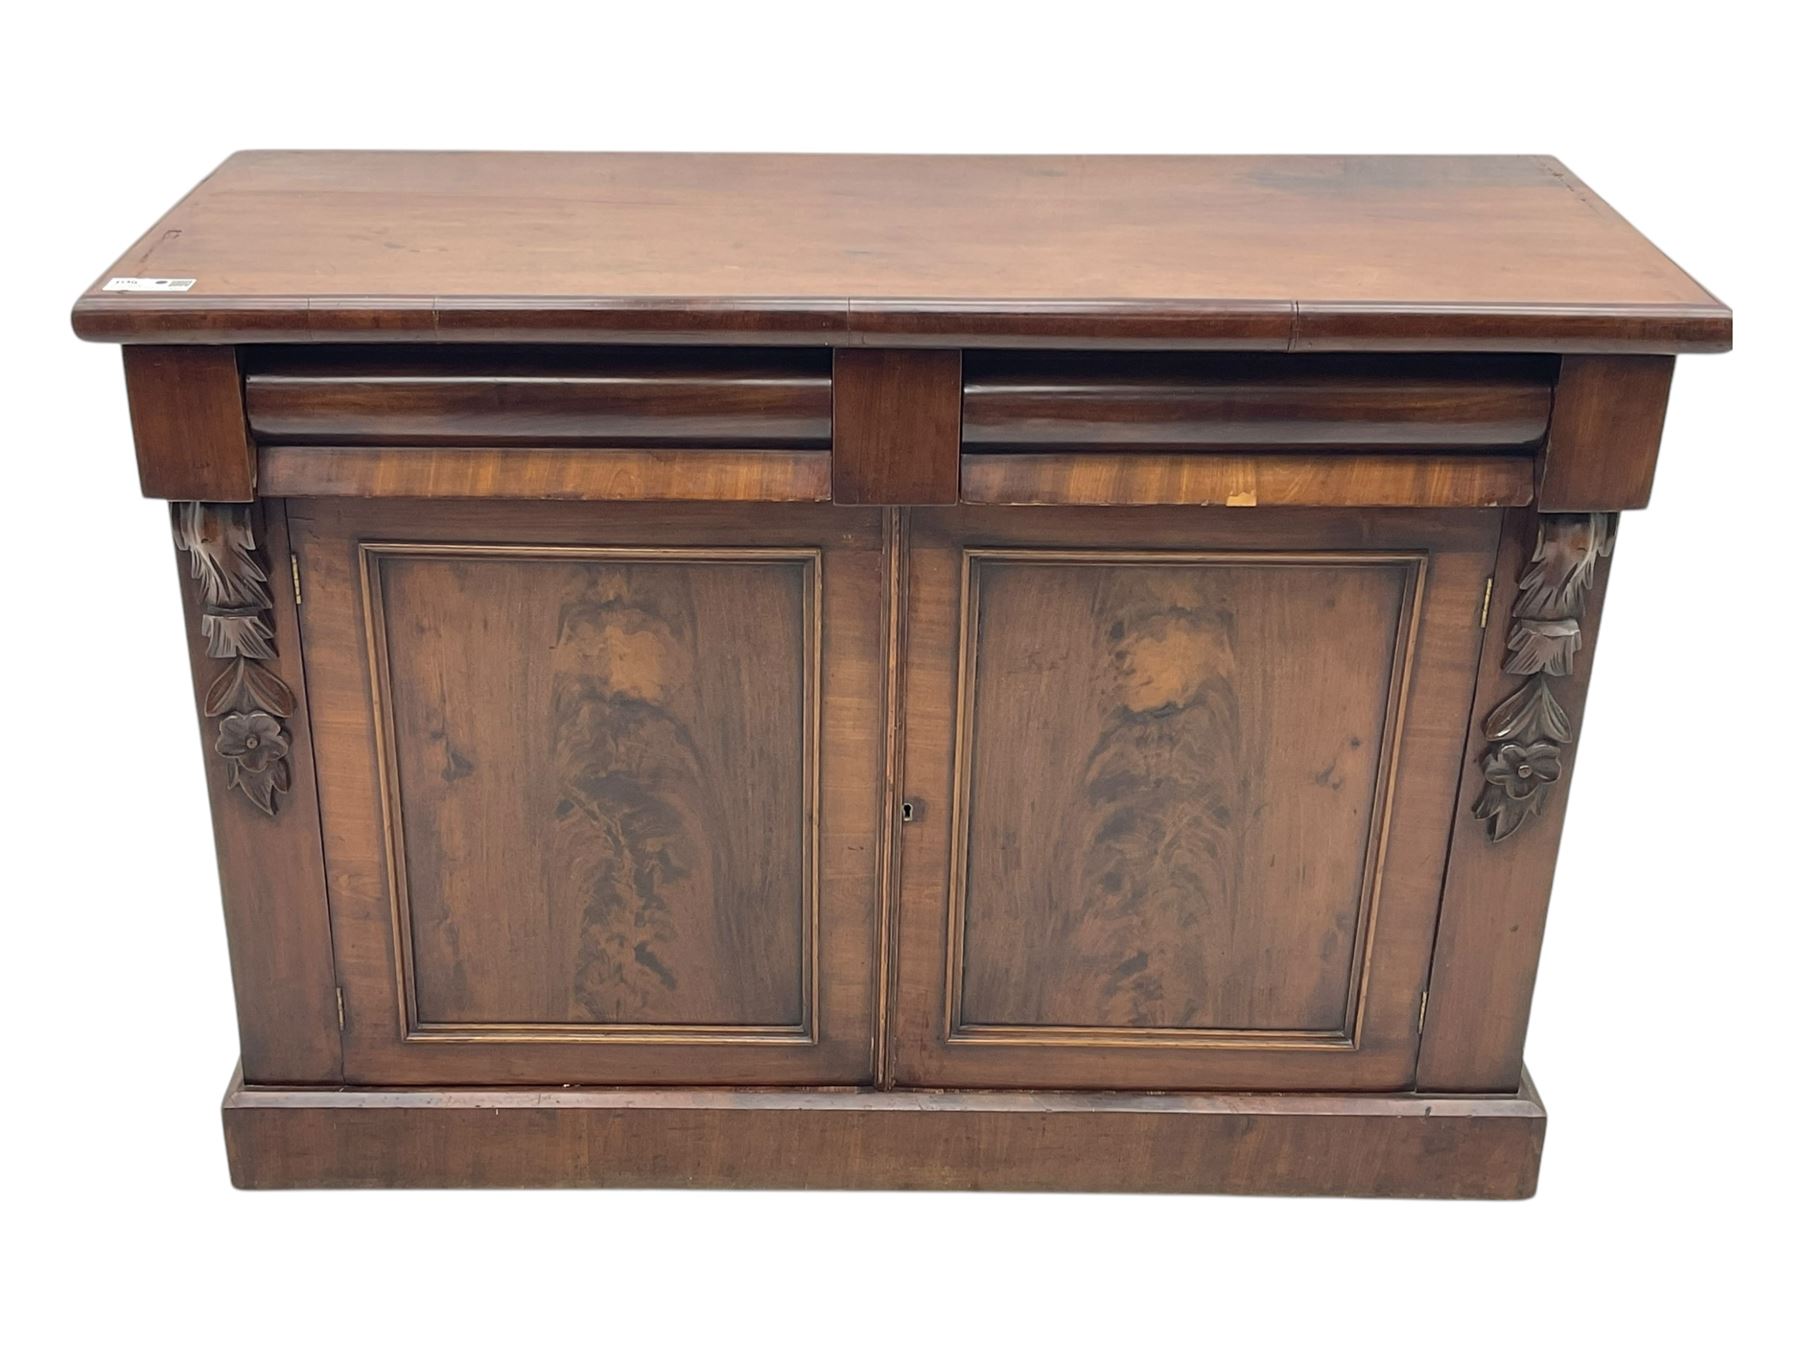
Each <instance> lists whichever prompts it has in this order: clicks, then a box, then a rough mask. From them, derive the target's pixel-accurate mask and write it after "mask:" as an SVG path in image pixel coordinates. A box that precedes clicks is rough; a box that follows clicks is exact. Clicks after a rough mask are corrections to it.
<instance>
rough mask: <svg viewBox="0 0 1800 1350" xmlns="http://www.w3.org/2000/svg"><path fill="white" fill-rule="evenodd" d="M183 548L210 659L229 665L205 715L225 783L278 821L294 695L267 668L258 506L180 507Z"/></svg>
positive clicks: (270, 637)
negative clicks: (254, 511) (255, 510)
mask: <svg viewBox="0 0 1800 1350" xmlns="http://www.w3.org/2000/svg"><path fill="white" fill-rule="evenodd" d="M170 514H171V517H172V521H173V525H174V530H175V546H176V547H177V548H179V549H180V550H181V551H182V552H184V553H186V554H187V555H188V566H189V570H190V571H191V573H192V575H193V577H194V581H195V584H196V585H197V586H198V588H199V601H200V633H201V636H203V637H204V638H205V639H206V654H207V655H208V656H210V657H214V658H216V659H218V660H221V661H224V662H226V665H225V667H224V669H223V670H221V671H220V672H219V675H218V677H217V678H216V679H214V680H213V682H212V684H211V685H210V686H208V688H207V691H206V699H205V702H204V704H203V705H202V711H203V713H204V714H205V716H207V717H208V718H216V719H217V726H216V728H215V730H216V732H217V739H216V741H215V742H214V745H213V749H214V751H215V752H216V753H217V754H218V755H219V756H220V757H221V758H222V759H223V760H224V761H225V780H226V783H227V784H228V785H229V786H230V787H234V788H237V789H238V790H239V791H240V792H242V793H243V794H244V795H245V796H246V797H248V798H249V799H250V800H251V801H252V802H254V803H255V804H256V807H257V809H258V810H260V811H263V812H265V813H266V814H268V815H271V816H272V815H274V814H275V807H276V798H277V796H278V794H280V793H283V792H286V791H287V789H288V783H289V779H290V775H289V770H288V749H289V742H288V734H287V726H286V719H287V718H288V717H290V716H291V715H292V714H293V711H294V692H293V690H291V689H289V688H288V687H287V685H286V684H284V683H283V682H282V680H281V679H280V677H279V676H277V675H276V674H275V673H274V672H273V671H272V670H270V669H269V668H268V667H267V666H266V665H265V664H264V663H265V662H268V661H271V660H273V659H274V657H275V629H274V614H273V612H272V610H273V606H274V601H273V599H272V598H271V596H270V594H269V574H268V572H267V571H266V570H264V568H263V565H262V564H261V563H260V562H259V561H258V560H257V557H256V535H255V527H254V523H253V518H252V515H251V507H250V505H249V504H248V503H242V502H174V503H171V507H170Z"/></svg>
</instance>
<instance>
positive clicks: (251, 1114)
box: [74, 151, 1731, 1197]
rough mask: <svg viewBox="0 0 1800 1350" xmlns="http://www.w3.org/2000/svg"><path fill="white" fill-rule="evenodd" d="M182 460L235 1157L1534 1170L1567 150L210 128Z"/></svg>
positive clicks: (1626, 311) (1152, 1179) (1089, 1169)
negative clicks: (285, 148)
mask: <svg viewBox="0 0 1800 1350" xmlns="http://www.w3.org/2000/svg"><path fill="white" fill-rule="evenodd" d="M74 325H75V329H76V332H77V333H79V334H80V335H81V336H82V337H84V338H87V339H91V340H95V341H102V342H116V343H120V344H123V353H124V365H125V379H126V387H127V392H128V394H129V399H130V409H131V425H132V434H133V437H134V439H135V442H136V449H137V458H138V465H139V469H140V473H141V477H142V482H143V489H144V492H145V494H146V495H147V496H150V497H154V498H162V499H166V500H167V501H169V502H170V503H172V507H171V510H172V515H173V521H174V542H175V548H176V550H177V553H178V558H179V563H180V567H181V584H182V592H183V595H184V597H185V602H186V613H187V621H188V628H189V638H190V643H191V651H192V658H193V670H194V689H195V701H196V704H197V709H198V714H199V721H200V726H201V732H202V740H203V744H204V748H205V764H206V781H207V788H208V791H209V793H210V796H211V802H212V812H213V822H214V830H215V835H216V842H217V848H218V857H219V876H220V888H221V892H222V894H223V898H224V909H225V922H226V929H227V932H228V935H229V940H230V950H231V961H232V973H233V978H234V984H235V990H236V999H237V1013H238V1022H239V1030H240V1036H241V1045H242V1060H241V1063H240V1066H239V1071H238V1074H237V1076H236V1077H235V1078H234V1080H233V1082H232V1085H231V1087H230V1089H229V1092H228V1095H227V1097H226V1099H225V1105H224V1118H225V1136H226V1143H227V1150H228V1154H229V1157H230V1164H231V1176H232V1179H233V1180H234V1181H235V1182H236V1183H237V1184H238V1185H240V1186H247V1187H280V1186H555V1185H612V1186H661V1185H710V1186H779V1187H947V1188H1014V1189H1017V1188H1044V1189H1066V1190H1079V1189H1117V1190H1145V1191H1228V1192H1264V1193H1279V1194H1294V1193H1324V1194H1361V1195H1413V1196H1469V1197H1520V1196H1526V1195H1529V1194H1530V1193H1531V1192H1532V1190H1533V1188H1534V1187H1535V1184H1536V1178H1537V1171H1538V1160H1539V1156H1540V1152H1541V1148H1542V1142H1543V1137H1544V1111H1543V1107H1542V1105H1541V1103H1540V1101H1539V1099H1538V1096H1537V1094H1536V1092H1535V1090H1534V1088H1533V1086H1532V1083H1531V1080H1530V1078H1529V1077H1528V1076H1527V1075H1526V1073H1525V1069H1524V1066H1523V1063H1522V1059H1521V1052H1522V1047H1523V1044H1524V1039H1525V1027H1526V1017H1527V1012H1528V1008H1529V1005H1530V1001H1531V991H1532V982H1533V976H1534V972H1535V969H1536V966H1537V960H1538V951H1539V945H1540V940H1541V938H1542V934H1543V927H1544V916H1545V910H1546V906H1547V904H1548V901H1549V897H1550V888H1551V873H1552V869H1553V866H1554V862H1555V855H1556V849H1557V842H1558V838H1559V835H1560V832H1561V829H1562V821H1563V812H1564V808H1565V805H1566V803H1567V801H1568V793H1569V775H1570V771H1571V769H1572V767H1573V761H1574V757H1575V749H1576V744H1577V740H1578V737H1579V733H1580V728H1581V717H1582V707H1583V703H1584V701H1585V695H1586V690H1587V684H1588V676H1589V671H1590V668H1591V662H1592V660H1593V656H1594V638H1595V633H1596V629H1597V627H1598V624H1599V619H1600V613H1601V602H1602V598H1603V595H1604V592H1605V589H1606V578H1607V571H1608V567H1609V564H1610V558H1611V555H1612V553H1613V543H1614V538H1615V533H1616V530H1617V525H1618V520H1619V513H1620V512H1624V511H1630V510H1635V509H1637V508H1640V507H1643V506H1645V505H1646V504H1647V503H1648V501H1649V498H1650V487H1651V479H1652V475H1653V472H1654V469H1655V464H1656V457H1657V450H1658V442H1659V440H1660V437H1661V434H1662V423H1663V414H1664V408H1665V405H1666V401H1667V398H1668V392H1669V385H1670V379H1671V377H1672V375H1673V371H1674V365H1675V357H1676V355H1677V354H1679V353H1682V352H1715V351H1724V350H1726V349H1727V348H1728V347H1729V345H1730V339H1731V314H1730V311H1729V310H1728V309H1727V308H1726V307H1725V306H1724V305H1722V304H1721V303H1720V302H1719V301H1718V300H1716V299H1715V298H1714V297H1713V296H1711V295H1710V294H1708V293H1707V292H1706V291H1705V290H1704V289H1702V288H1701V287H1700V286H1699V285H1697V284H1696V283H1695V282H1694V281H1693V280H1692V279H1691V278H1689V277H1688V276H1687V275H1686V274H1685V273H1684V272H1682V271H1681V270H1680V269H1678V268H1677V267H1675V266H1674V265H1673V264H1672V263H1671V262H1669V261H1668V259H1666V258H1665V257H1664V256H1663V255H1662V254H1661V253H1659V252H1658V251H1657V250H1656V249H1655V248H1654V247H1653V246H1652V245H1651V244H1650V243H1649V242H1648V241H1646V240H1645V239H1644V238H1643V237H1642V236H1641V235H1639V234H1638V233H1637V232H1636V231H1635V230H1634V229H1633V228H1632V227H1631V226H1630V225H1629V224H1627V223H1626V222H1625V221H1624V220H1623V219H1622V218H1621V217H1620V216H1619V215H1618V214H1616V213H1615V212H1614V211H1612V210H1611V209H1610V208H1609V207H1608V206H1607V205H1606V204H1605V203H1604V202H1603V201H1601V200H1600V199H1599V198H1598V197H1597V196H1595V194H1594V193H1593V192H1592V191H1591V190H1590V189H1589V188H1588V187H1586V186H1585V185H1584V184H1583V183H1582V182H1581V181H1580V180H1579V179H1577V178H1575V177H1574V176H1573V175H1572V174H1571V173H1570V172H1569V171H1568V170H1567V169H1565V168H1564V167H1563V166H1562V165H1561V164H1559V163H1557V162H1556V161H1555V160H1551V159H1545V158H1540V157H1526V156H1518V157H1468V158H1463V157H1457V158H1413V157H1381V158H1356V157H1352V158H1342V157H1337V158H1331V157H1316V158H1315V157H1299V158H1284V157H1267V158H1174V157H1171V158H1151V157H1117V158H1113V157H1099V158H1088V157H1041V158H1040V157H965V156H945V157H878V156H797V155H796V156H790V155H754V156H713V155H610V154H595V155H572V154H556V155H550V154H544V155H535V154H438V153H386V154H383V153H324V152H260V151H259V152H254V153H246V154H240V155H235V156H233V157H232V158H231V159H229V160H228V161H226V163H225V164H224V165H222V166H221V167H220V168H219V169H218V170H217V171H216V172H214V173H213V174H212V175H211V176H210V177H209V178H207V179H206V180H205V181H204V182H203V183H201V184H200V186H199V187H197V188H195V189H194V190H193V191H192V192H191V193H190V194H189V195H188V196H187V197H186V198H185V199H184V200H183V201H182V202H181V203H180V204H179V205H177V206H176V207H175V208H174V209H173V210H172V211H171V212H170V213H169V214H168V215H167V216H165V217H164V218H163V219H162V220H161V221H159V222H158V223H157V224H156V225H155V226H153V227H152V228H151V229H150V231H149V232H148V233H147V234H145V235H144V236H143V238H142V239H140V240H139V241H138V243H136V244H135V245H133V246H132V248H131V249H130V250H128V251H127V252H126V253H125V254H124V256H123V257H121V258H120V259H119V261H118V262H116V263H115V264H114V265H113V266H112V267H111V268H109V269H108V270H107V271H106V272H105V273H104V274H102V275H101V276H100V277H99V278H98V280H97V281H96V282H95V284H94V285H93V287H92V288H91V289H89V290H88V291H87V292H86V293H85V294H84V295H82V297H81V298H80V299H79V300H78V301H77V303H76V305H75V310H74Z"/></svg>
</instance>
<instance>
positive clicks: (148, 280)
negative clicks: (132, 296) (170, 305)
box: [100, 277, 194, 291]
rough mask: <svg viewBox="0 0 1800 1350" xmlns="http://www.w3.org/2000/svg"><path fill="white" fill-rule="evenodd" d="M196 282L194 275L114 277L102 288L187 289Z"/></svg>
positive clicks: (136, 289)
mask: <svg viewBox="0 0 1800 1350" xmlns="http://www.w3.org/2000/svg"><path fill="white" fill-rule="evenodd" d="M193 284H194V278H192V277H114V278H113V279H112V280H111V281H109V282H107V283H106V285H104V286H102V287H101V288H100V289H101V290H103V291H185V290H187V289H189V288H190V287H191V286H192V285H193Z"/></svg>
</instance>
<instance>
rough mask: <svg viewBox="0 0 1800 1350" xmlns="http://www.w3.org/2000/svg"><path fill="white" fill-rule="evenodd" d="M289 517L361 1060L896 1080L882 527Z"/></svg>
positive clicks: (472, 1073)
mask: <svg viewBox="0 0 1800 1350" xmlns="http://www.w3.org/2000/svg"><path fill="white" fill-rule="evenodd" d="M294 512H295V514H296V516H297V518H299V519H300V520H301V521H302V522H303V523H302V524H301V525H300V527H299V537H300V543H301V546H302V548H303V549H304V556H305V569H306V589H307V595H306V603H305V604H304V605H303V607H302V609H303V615H304V618H305V621H306V634H307V659H308V661H309V664H311V665H312V666H316V667H318V668H319V669H320V672H321V674H320V680H319V681H318V682H316V683H314V684H313V685H311V686H310V689H311V696H312V699H313V701H314V704H315V707H316V709H317V710H318V716H319V717H320V718H321V720H323V721H327V722H329V730H328V731H327V732H326V733H325V734H324V735H323V736H322V738H321V745H320V763H321V770H320V776H321V784H322V788H321V793H322V798H323V801H322V808H323V810H324V813H325V816H326V817H327V821H326V833H327V853H328V861H329V862H330V864H331V867H332V913H333V920H334V927H335V934H336V944H337V948H338V956H339V969H340V979H341V981H342V982H343V984H344V986H345V991H346V1008H347V1019H346V1020H347V1024H346V1066H347V1073H348V1074H349V1075H350V1077H351V1079H352V1081H361V1082H477V1081H482V1082H485V1081H495V1082H539V1081H541V1082H556V1083H564V1082H571V1083H621V1082H693V1083H708V1082H718V1083H731V1082H758V1081H761V1082H772V1083H785V1082H857V1081H864V1080H866V1079H867V1077H868V1076H869V1074H870V1072H871V1059H872V1045H873V1023H872V1017H873V1012H872V1007H873V999H872V988H873V983H874V974H873V969H872V961H871V959H870V952H871V950H872V947H873V923H874V914H875V910H876V893H875V892H876V878H875V862H874V860H875V857H876V855H877V852H878V850H877V849H876V847H875V836H876V834H877V830H878V819H879V810H880V800H881V791H882V780H881V769H880V760H879V744H880V727H879V724H878V723H875V722H873V721H871V722H870V723H869V725H867V726H866V727H864V726H861V725H859V724H858V723H857V721H856V719H855V718H854V717H852V716H849V715H847V714H846V711H845V710H846V709H850V708H856V709H858V710H859V713H860V710H861V709H862V708H863V706H864V704H865V702H866V704H867V706H868V707H872V708H877V707H879V706H880V698H881V671H882V669H883V662H884V654H883V652H882V649H881V636H880V634H881V631H882V630H881V624H880V597H881V595H882V594H883V585H882V578H883V549H882V534H881V529H880V524H879V519H878V517H875V516H873V515H867V516H855V517H850V518H848V519H847V520H846V521H845V525H847V526H848V528H845V527H844V526H839V528H838V529H836V530H827V529H825V528H824V527H825V526H826V525H828V524H836V523H837V521H838V519H839V517H837V516H834V515H829V514H827V515H821V514H819V513H809V514H798V513H797V514H793V515H778V516H772V517H771V516H767V515H764V514H760V513H759V514H758V515H756V516H755V517H753V518H752V517H748V516H745V515H742V514H734V513H732V512H730V511H728V510H715V511H714V512H713V514H711V515H708V514H707V513H706V512H705V511H703V510H694V511H692V512H689V513H687V514H686V515H681V514H679V513H678V514H676V515H675V516H673V517H671V516H670V513H668V512H667V510H666V509H665V510H664V511H663V512H662V513H661V514H660V516H653V515H652V514H651V513H648V512H646V511H644V510H641V509H637V508H615V509H613V510H610V511H599V512H597V511H595V510H594V509H593V508H583V509H581V510H580V511H575V510H571V509H568V508H554V507H539V508H536V509H530V508H512V507H498V506H492V505H489V506H484V507H482V508H479V509H477V508H461V509H451V508H430V509H428V510H426V511H424V512H421V513H420V515H419V516H418V517H417V518H416V519H415V520H414V521H412V522H410V523H409V524H408V525H407V526H406V527H405V528H402V529H396V528H395V527H393V526H392V524H391V523H389V522H387V521H382V522H379V523H378V522H377V521H376V518H375V517H374V516H373V514H372V513H370V512H369V510H368V508H365V507H359V506H357V505H355V504H345V505H343V506H335V505H327V504H323V503H295V504H294ZM659 520H660V521H661V522H662V524H661V526H660V528H659V525H658V521H659ZM828 556H829V559H830V562H829V565H828V563H827V558H828ZM834 714H835V715H834ZM827 727H829V728H830V729H829V730H827Z"/></svg>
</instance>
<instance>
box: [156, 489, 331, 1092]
mask: <svg viewBox="0 0 1800 1350" xmlns="http://www.w3.org/2000/svg"><path fill="white" fill-rule="evenodd" d="M283 506H284V504H283V503H281V502H265V503H263V505H262V508H261V516H262V525H263V531H262V533H263V537H262V540H261V543H262V545H263V547H262V548H261V550H259V552H260V555H261V560H262V562H263V563H264V565H265V566H266V569H267V571H268V574H269V578H270V585H269V595H270V598H271V600H272V602H273V607H272V609H271V611H270V613H271V614H272V623H271V625H270V626H271V628H272V630H273V643H272V645H273V648H274V655H273V656H272V657H269V658H266V659H264V660H262V661H260V662H258V663H257V664H258V666H259V668H261V669H263V670H265V671H266V672H267V673H268V674H270V675H272V676H274V677H275V678H276V679H278V680H280V681H281V682H282V683H283V684H284V685H285V686H286V688H287V689H289V690H291V691H292V693H293V709H292V712H291V713H290V714H289V715H288V716H286V717H285V718H284V719H282V720H283V724H284V729H285V734H286V736H287V739H288V753H287V756H286V758H285V761H284V762H285V764H286V776H287V781H288V786H287V788H286V790H284V791H282V792H280V793H278V794H277V795H276V796H275V798H274V800H273V805H274V811H273V814H266V813H265V812H263V811H262V810H259V809H258V807H257V805H256V803H255V802H254V800H253V799H252V797H251V796H250V795H248V794H247V793H246V792H244V791H242V790H239V788H237V787H234V786H233V784H232V782H231V774H232V768H233V764H232V760H231V759H230V758H229V757H228V756H227V755H225V754H221V753H220V748H219V747H220V741H221V737H222V736H223V735H224V731H223V729H222V724H221V721H220V719H219V718H218V717H215V716H209V715H208V714H207V711H206V710H207V706H208V701H209V696H210V694H211V692H212V691H213V690H214V689H215V688H216V687H217V684H218V681H219V680H220V678H221V677H222V676H224V675H225V674H227V673H228V670H229V668H230V664H231V663H229V662H228V661H226V660H223V659H220V658H218V657H214V656H212V655H210V654H209V642H208V639H207V637H206V636H205V635H204V633H203V632H202V628H203V624H202V615H201V601H200V595H199V585H198V583H197V582H196V580H195V578H194V576H193V573H192V569H191V567H190V562H189V557H188V555H187V554H186V553H178V554H177V557H178V560H179V562H180V566H181V597H182V608H183V610H184V612H185V615H186V619H187V632H188V648H189V656H190V658H191V660H192V662H193V668H194V692H195V696H196V701H197V703H198V705H199V710H200V713H201V717H200V731H201V737H202V744H203V748H204V753H205V762H206V786H207V792H208V795H209V796H210V797H211V799H212V817H213V839H214V843H215V846H216V848H217V851H218V858H219V891H220V895H221V898H222V899H223V901H224V906H225V935H226V941H227V943H228V945H229V947H230V952H231V975H232V983H233V986H234V988H235V990H236V995H237V1015H238V1036H239V1039H240V1042H241V1044H242V1059H243V1072H244V1078H245V1081H247V1082H251V1083H269V1084H289V1083H335V1082H341V1081H342V1079H343V1056H342V1047H341V1045H340V1041H339V1035H338V1020H337V1018H338V1014H337V981H336V977H335V975H334V973H333V963H332V952H331V923H330V917H329V910H328V906H327V903H326V893H325V870H324V855H323V847H322V843H321V839H320V835H319V807H318V796H317V790H316V787H315V784H314V778H313V757H312V729H311V724H310V721H309V718H308V709H307V703H306V676H305V671H304V669H303V667H302V662H301V656H300V632H299V625H298V622H297V619H296V616H295V612H294V588H293V585H292V580H291V578H292V570H291V569H292V563H291V560H290V555H289V552H288V533H287V521H286V513H285V511H284V509H283ZM233 748H235V747H233Z"/></svg>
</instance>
